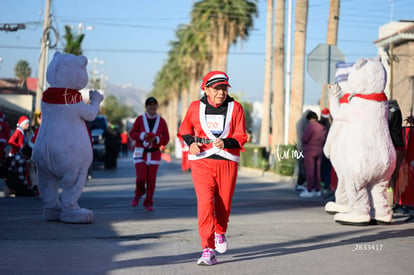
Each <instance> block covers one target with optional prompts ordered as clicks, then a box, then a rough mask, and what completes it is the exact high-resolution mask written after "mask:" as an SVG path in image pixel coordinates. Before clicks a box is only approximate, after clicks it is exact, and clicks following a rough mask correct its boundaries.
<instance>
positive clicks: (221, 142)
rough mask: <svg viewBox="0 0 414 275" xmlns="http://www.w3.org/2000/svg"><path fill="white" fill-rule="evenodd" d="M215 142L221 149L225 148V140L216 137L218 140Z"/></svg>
mask: <svg viewBox="0 0 414 275" xmlns="http://www.w3.org/2000/svg"><path fill="white" fill-rule="evenodd" d="M213 144H214V145H215V146H216V147H217V148H219V149H220V150H223V149H224V142H223V140H222V139H220V138H218V139H216V140H215V141H214V142H213Z"/></svg>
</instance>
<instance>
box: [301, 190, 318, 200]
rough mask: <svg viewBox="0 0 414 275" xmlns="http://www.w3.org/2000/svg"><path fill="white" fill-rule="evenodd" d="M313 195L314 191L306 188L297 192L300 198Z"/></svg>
mask: <svg viewBox="0 0 414 275" xmlns="http://www.w3.org/2000/svg"><path fill="white" fill-rule="evenodd" d="M314 196H315V192H314V191H311V192H309V191H308V189H305V190H303V191H302V192H301V193H300V194H299V197H301V198H313V197H314Z"/></svg>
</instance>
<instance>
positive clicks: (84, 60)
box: [76, 55, 88, 68]
mask: <svg viewBox="0 0 414 275" xmlns="http://www.w3.org/2000/svg"><path fill="white" fill-rule="evenodd" d="M76 60H77V61H78V63H79V65H80V66H81V67H82V68H85V67H86V65H88V59H87V58H86V57H85V56H83V55H79V56H77V58H76Z"/></svg>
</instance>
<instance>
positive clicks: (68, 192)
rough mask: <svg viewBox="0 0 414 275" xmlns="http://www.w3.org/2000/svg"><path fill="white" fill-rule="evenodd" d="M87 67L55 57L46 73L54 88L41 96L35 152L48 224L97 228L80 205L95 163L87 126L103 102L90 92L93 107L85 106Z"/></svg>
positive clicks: (76, 58)
mask: <svg viewBox="0 0 414 275" xmlns="http://www.w3.org/2000/svg"><path fill="white" fill-rule="evenodd" d="M87 63H88V60H87V58H86V57H84V56H75V55H72V54H64V53H59V52H56V53H55V54H54V56H53V60H52V61H51V62H50V64H49V67H48V69H47V73H46V78H47V81H48V83H49V84H50V88H48V89H47V90H46V91H45V92H44V93H43V96H42V103H41V108H42V124H41V126H40V130H39V134H38V137H37V139H36V142H35V144H34V148H33V160H34V161H35V163H36V167H37V169H38V181H39V182H38V184H39V190H40V195H41V198H42V200H43V218H44V219H45V220H47V221H61V222H65V223H92V222H93V218H94V215H93V212H92V211H90V210H88V209H84V208H80V207H79V205H78V200H79V198H80V196H81V193H82V190H83V187H84V185H85V183H86V180H87V175H88V167H89V166H90V165H91V163H92V158H93V153H92V144H91V138H90V135H89V132H88V129H87V126H86V122H85V121H91V120H94V119H95V117H96V115H97V114H98V110H99V103H100V102H101V101H102V100H103V96H102V95H101V94H100V93H99V92H97V91H90V92H89V93H90V94H89V98H90V104H86V103H84V102H83V100H82V95H81V94H80V92H79V90H81V89H83V88H84V87H85V86H86V85H87V83H88V73H87V68H86V66H87ZM59 185H60V186H61V188H62V192H61V196H60V198H59Z"/></svg>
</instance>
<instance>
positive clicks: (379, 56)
mask: <svg viewBox="0 0 414 275" xmlns="http://www.w3.org/2000/svg"><path fill="white" fill-rule="evenodd" d="M375 60H376V61H378V62H381V61H382V60H381V55H379V54H378V55H377V56H376V57H375Z"/></svg>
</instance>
